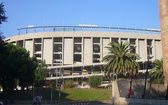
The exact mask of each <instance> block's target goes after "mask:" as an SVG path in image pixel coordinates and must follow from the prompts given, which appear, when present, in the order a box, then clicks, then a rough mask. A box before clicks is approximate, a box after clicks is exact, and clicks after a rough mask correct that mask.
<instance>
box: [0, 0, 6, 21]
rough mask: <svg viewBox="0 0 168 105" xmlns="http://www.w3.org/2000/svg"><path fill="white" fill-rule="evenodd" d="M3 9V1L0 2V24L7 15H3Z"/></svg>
mask: <svg viewBox="0 0 168 105" xmlns="http://www.w3.org/2000/svg"><path fill="white" fill-rule="evenodd" d="M5 12H6V11H5V9H4V5H3V2H2V3H1V4H0V24H2V22H6V20H7V17H6V16H5Z"/></svg>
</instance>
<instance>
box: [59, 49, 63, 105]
mask: <svg viewBox="0 0 168 105" xmlns="http://www.w3.org/2000/svg"><path fill="white" fill-rule="evenodd" d="M59 54H60V62H61V58H62V57H61V52H60V53H59ZM61 66H62V62H61V64H60V69H59V94H58V97H59V105H60V98H61V78H60V77H61Z"/></svg>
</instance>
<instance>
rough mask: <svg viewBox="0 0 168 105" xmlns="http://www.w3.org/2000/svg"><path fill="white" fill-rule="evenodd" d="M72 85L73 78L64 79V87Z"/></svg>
mask: <svg viewBox="0 0 168 105" xmlns="http://www.w3.org/2000/svg"><path fill="white" fill-rule="evenodd" d="M72 86H73V80H70V79H68V80H65V83H64V88H71V87H72Z"/></svg>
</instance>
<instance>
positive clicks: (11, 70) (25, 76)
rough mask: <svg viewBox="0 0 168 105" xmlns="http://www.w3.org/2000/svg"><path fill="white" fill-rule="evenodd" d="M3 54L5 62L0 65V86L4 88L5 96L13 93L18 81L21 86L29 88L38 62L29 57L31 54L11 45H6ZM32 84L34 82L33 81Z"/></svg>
mask: <svg viewBox="0 0 168 105" xmlns="http://www.w3.org/2000/svg"><path fill="white" fill-rule="evenodd" d="M3 52H4V53H2V55H1V56H2V58H3V61H2V62H1V63H0V84H1V85H2V87H3V92H4V94H7V95H8V94H10V96H12V95H11V93H13V90H14V87H15V81H16V79H17V80H19V84H20V85H21V86H22V87H23V86H27V85H28V84H29V83H30V81H28V80H29V78H32V77H33V76H34V71H35V69H36V64H35V63H34V62H37V60H32V59H34V58H30V57H29V52H28V51H27V50H26V49H24V48H21V47H18V46H15V45H13V44H11V43H9V44H6V45H5V49H4V51H3ZM31 82H32V80H31Z"/></svg>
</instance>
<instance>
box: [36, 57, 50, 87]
mask: <svg viewBox="0 0 168 105" xmlns="http://www.w3.org/2000/svg"><path fill="white" fill-rule="evenodd" d="M47 73H48V72H47V65H46V63H45V60H44V61H41V63H39V64H38V66H37V68H36V70H35V84H36V86H42V85H44V83H45V78H46V76H47Z"/></svg>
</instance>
